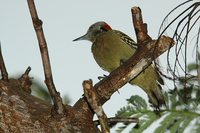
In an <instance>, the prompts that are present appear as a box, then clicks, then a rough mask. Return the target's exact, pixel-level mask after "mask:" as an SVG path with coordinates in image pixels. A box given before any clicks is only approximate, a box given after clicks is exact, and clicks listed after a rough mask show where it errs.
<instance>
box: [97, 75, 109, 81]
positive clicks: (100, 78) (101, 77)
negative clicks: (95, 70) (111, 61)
mask: <svg viewBox="0 0 200 133" xmlns="http://www.w3.org/2000/svg"><path fill="white" fill-rule="evenodd" d="M105 77H108V76H107V75H105V74H103V76H99V77H98V79H99V80H103V79H104V78H105Z"/></svg>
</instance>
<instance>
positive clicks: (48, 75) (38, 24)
mask: <svg viewBox="0 0 200 133" xmlns="http://www.w3.org/2000/svg"><path fill="white" fill-rule="evenodd" d="M27 2H28V7H29V10H30V14H31V17H32V21H33V27H34V29H35V32H36V35H37V39H38V43H39V47H40V53H41V57H42V63H43V68H44V75H45V83H46V85H47V88H48V90H49V93H50V95H51V98H52V100H53V103H54V110H55V111H56V113H57V114H62V115H63V114H64V112H65V111H64V105H63V102H62V98H61V97H60V93H59V92H57V91H56V87H55V85H54V82H53V76H52V71H51V65H50V59H49V54H48V48H47V43H46V40H45V36H44V33H43V28H42V21H41V20H40V19H39V18H38V15H37V11H36V7H35V4H34V0H27Z"/></svg>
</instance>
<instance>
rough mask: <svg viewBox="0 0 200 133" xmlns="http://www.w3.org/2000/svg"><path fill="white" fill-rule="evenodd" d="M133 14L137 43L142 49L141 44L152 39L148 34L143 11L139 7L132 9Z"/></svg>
mask: <svg viewBox="0 0 200 133" xmlns="http://www.w3.org/2000/svg"><path fill="white" fill-rule="evenodd" d="M131 12H132V20H133V25H134V29H135V33H136V37H137V43H138V44H139V47H140V44H144V43H145V42H147V41H150V40H151V37H150V36H149V35H148V34H147V32H148V31H147V24H146V23H143V19H142V12H141V9H140V8H139V7H133V8H131Z"/></svg>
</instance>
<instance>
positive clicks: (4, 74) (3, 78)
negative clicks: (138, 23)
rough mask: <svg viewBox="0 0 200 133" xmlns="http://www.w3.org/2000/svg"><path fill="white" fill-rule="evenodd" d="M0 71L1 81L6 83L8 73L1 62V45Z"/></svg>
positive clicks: (0, 53)
mask: <svg viewBox="0 0 200 133" xmlns="http://www.w3.org/2000/svg"><path fill="white" fill-rule="evenodd" d="M0 69H1V75H2V80H4V81H8V72H7V70H6V66H5V63H4V60H3V55H2V51H1V44H0Z"/></svg>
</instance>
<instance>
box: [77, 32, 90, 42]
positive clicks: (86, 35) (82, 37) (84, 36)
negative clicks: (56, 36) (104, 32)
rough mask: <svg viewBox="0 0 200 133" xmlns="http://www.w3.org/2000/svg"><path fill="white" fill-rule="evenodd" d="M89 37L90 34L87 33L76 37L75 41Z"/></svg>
mask: <svg viewBox="0 0 200 133" xmlns="http://www.w3.org/2000/svg"><path fill="white" fill-rule="evenodd" d="M87 38H88V34H87V33H86V34H85V35H83V36H81V37H78V38H76V39H74V40H73V41H80V40H88V39H87Z"/></svg>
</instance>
